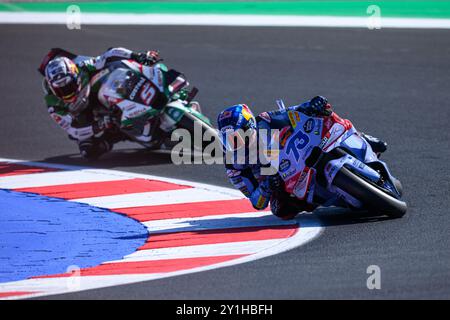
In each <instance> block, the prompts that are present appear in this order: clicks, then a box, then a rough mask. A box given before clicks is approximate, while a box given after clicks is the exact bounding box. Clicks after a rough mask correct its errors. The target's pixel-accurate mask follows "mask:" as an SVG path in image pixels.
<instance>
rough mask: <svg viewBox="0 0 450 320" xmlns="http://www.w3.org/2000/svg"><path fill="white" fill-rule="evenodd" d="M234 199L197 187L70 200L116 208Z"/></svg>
mask: <svg viewBox="0 0 450 320" xmlns="http://www.w3.org/2000/svg"><path fill="white" fill-rule="evenodd" d="M233 199H236V198H234V197H231V196H229V195H227V194H221V193H216V192H214V191H210V190H203V189H197V188H190V189H181V190H169V191H153V192H139V193H129V194H123V195H113V196H104V197H95V198H83V199H73V200H70V201H73V202H80V203H86V204H89V205H91V206H94V207H100V208H107V209H117V208H130V207H142V206H157V205H166V204H177V203H188V202H204V201H217V200H233Z"/></svg>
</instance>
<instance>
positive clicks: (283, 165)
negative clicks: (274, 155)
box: [279, 159, 291, 172]
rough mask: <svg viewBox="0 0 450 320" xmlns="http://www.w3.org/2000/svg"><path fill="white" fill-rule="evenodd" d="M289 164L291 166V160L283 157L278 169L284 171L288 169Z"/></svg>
mask: <svg viewBox="0 0 450 320" xmlns="http://www.w3.org/2000/svg"><path fill="white" fill-rule="evenodd" d="M290 166H291V162H290V161H289V160H288V159H283V160H281V162H280V166H279V168H280V171H281V172H284V171H286V170H287V169H289V167H290Z"/></svg>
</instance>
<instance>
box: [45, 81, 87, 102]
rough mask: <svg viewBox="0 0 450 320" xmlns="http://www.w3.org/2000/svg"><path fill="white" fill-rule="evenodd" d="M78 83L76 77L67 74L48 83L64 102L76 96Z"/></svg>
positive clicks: (72, 99)
mask: <svg viewBox="0 0 450 320" xmlns="http://www.w3.org/2000/svg"><path fill="white" fill-rule="evenodd" d="M79 87H80V85H79V83H78V81H77V79H76V78H74V77H71V76H67V77H65V78H62V79H58V80H56V81H53V82H51V83H50V89H51V90H52V91H53V93H54V94H55V95H56V96H57V97H59V98H61V99H63V100H64V101H65V102H72V101H74V99H75V98H76V95H77V91H78V89H79Z"/></svg>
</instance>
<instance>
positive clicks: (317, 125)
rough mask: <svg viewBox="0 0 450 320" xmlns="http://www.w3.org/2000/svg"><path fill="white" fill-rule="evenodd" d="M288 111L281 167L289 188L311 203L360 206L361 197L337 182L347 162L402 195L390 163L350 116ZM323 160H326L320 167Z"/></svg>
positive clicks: (282, 176) (301, 198)
mask: <svg viewBox="0 0 450 320" xmlns="http://www.w3.org/2000/svg"><path fill="white" fill-rule="evenodd" d="M288 115H289V119H290V121H291V130H292V132H291V133H290V134H289V135H288V138H287V139H284V140H283V139H281V143H280V158H279V167H278V168H279V175H280V176H281V178H282V180H283V181H284V183H285V184H284V185H285V191H286V192H288V193H289V194H293V195H295V196H296V197H297V198H298V199H300V200H306V201H307V202H308V203H310V204H320V205H323V206H331V205H339V206H343V205H345V204H346V205H350V206H352V207H355V208H360V207H362V203H361V202H360V201H359V200H358V199H355V198H354V197H352V196H351V195H349V194H348V193H346V192H345V191H343V190H341V189H339V188H337V187H336V186H334V185H333V180H334V178H335V176H336V174H337V173H338V172H339V170H341V168H342V167H344V166H345V167H346V168H348V169H349V170H351V171H352V172H354V173H355V174H357V175H360V176H363V177H365V178H366V179H367V180H369V181H371V182H372V183H373V184H380V183H382V185H381V186H382V187H383V188H385V189H387V190H390V191H391V193H392V195H393V196H394V197H396V198H399V197H400V193H399V191H398V190H397V189H396V187H395V185H394V183H393V181H394V179H395V178H394V177H393V176H392V175H391V173H390V172H389V170H388V168H387V166H386V164H385V163H384V162H382V161H380V160H378V157H377V155H376V154H375V153H374V152H373V150H372V148H371V147H370V145H369V143H368V142H367V141H366V140H364V139H363V138H362V137H361V136H360V135H359V134H358V132H357V131H356V129H355V128H354V126H353V125H352V123H351V122H350V121H349V120H346V119H342V118H340V117H339V116H338V115H337V114H335V113H333V114H332V115H331V116H329V117H323V118H319V117H310V116H307V115H305V114H303V113H299V112H296V111H288ZM319 161H321V162H322V164H321V166H320V168H316V164H317V163H318V162H319ZM317 199H321V200H320V203H317V201H318V200H317Z"/></svg>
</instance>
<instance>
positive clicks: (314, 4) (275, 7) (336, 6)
mask: <svg viewBox="0 0 450 320" xmlns="http://www.w3.org/2000/svg"><path fill="white" fill-rule="evenodd" d="M70 4H76V5H78V6H79V7H80V10H81V11H82V12H91V13H100V12H104V13H166V14H169V13H170V14H256V15H323V16H367V15H368V13H367V8H368V7H369V6H370V5H377V6H379V7H380V9H381V15H382V16H384V17H402V18H412V17H417V18H450V1H447V0H441V1H436V0H435V1H423V0H416V1H414V0H411V1H389V0H381V1H376V0H373V1H352V0H347V1H318V0H316V1H281V2H280V1H179V2H178V1H177V2H162V1H155V2H133V1H130V2H79V3H77V2H76V1H75V2H64V3H62V2H27V3H21V2H14V3H1V4H0V11H3V12H5V11H9V12H14V11H15V12H20V11H29V12H30V11H31V12H65V11H66V9H67V7H68V5H70Z"/></svg>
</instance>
